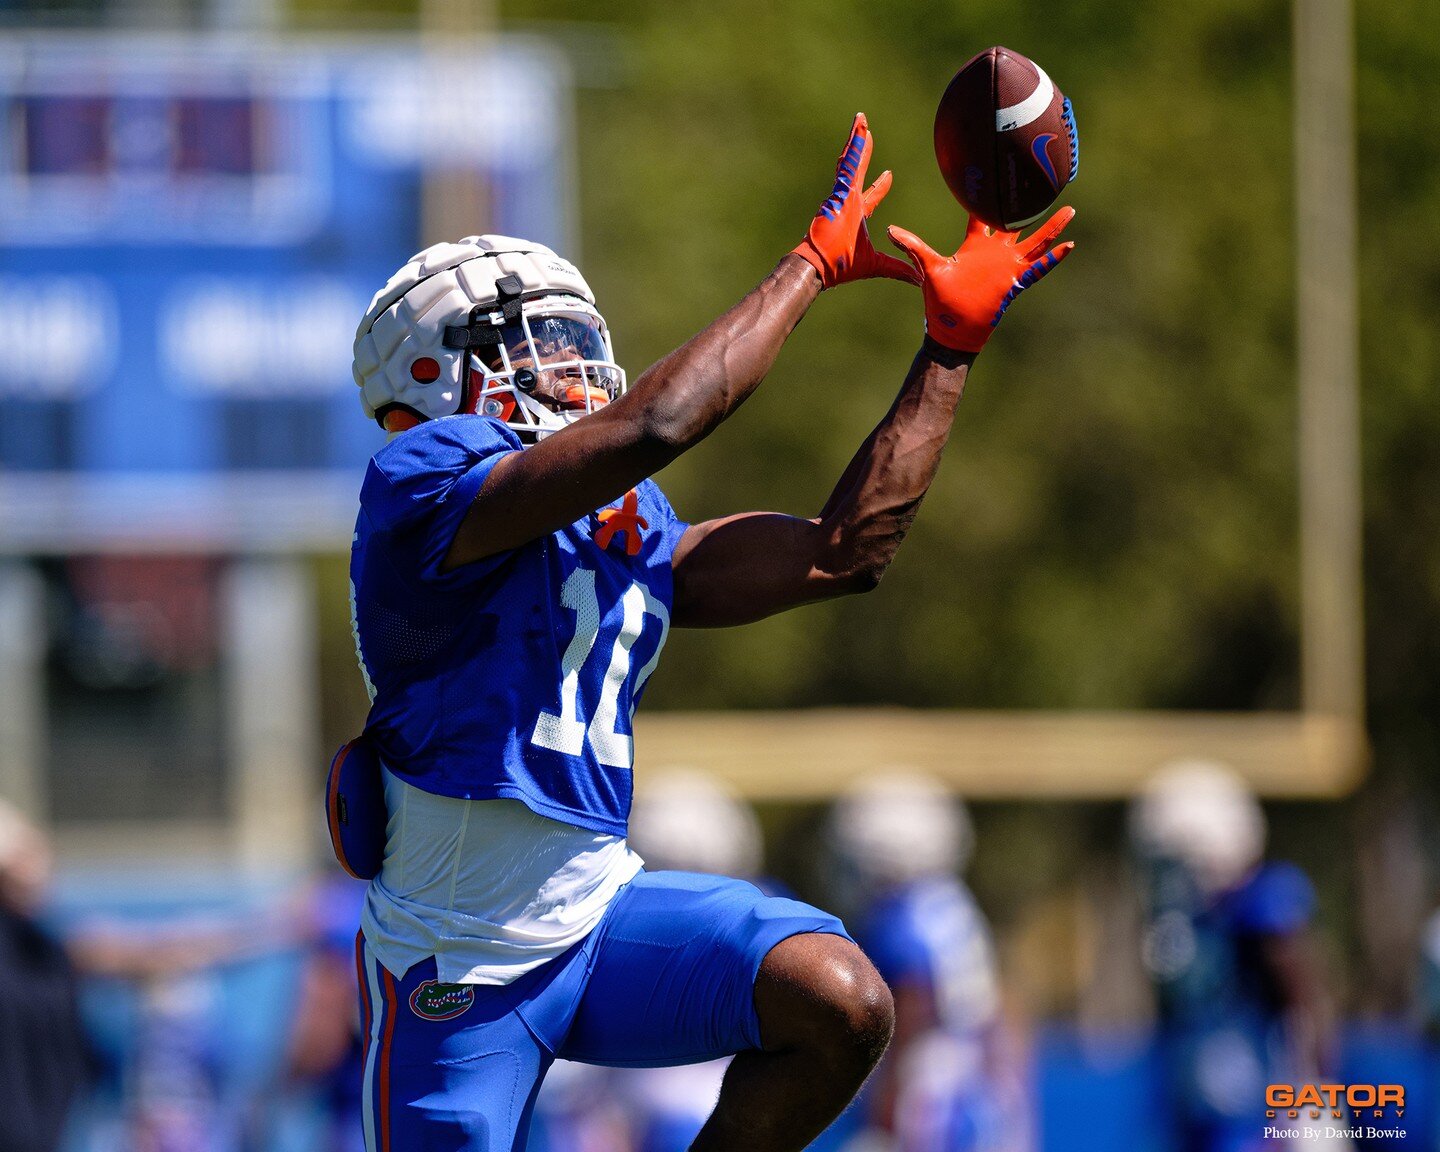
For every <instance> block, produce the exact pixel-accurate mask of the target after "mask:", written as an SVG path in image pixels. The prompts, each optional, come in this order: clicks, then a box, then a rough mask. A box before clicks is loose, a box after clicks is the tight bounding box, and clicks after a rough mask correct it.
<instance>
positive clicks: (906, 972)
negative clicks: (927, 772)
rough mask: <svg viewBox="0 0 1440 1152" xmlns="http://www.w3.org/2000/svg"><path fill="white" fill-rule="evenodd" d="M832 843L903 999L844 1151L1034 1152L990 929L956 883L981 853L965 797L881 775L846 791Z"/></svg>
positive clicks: (862, 924) (872, 942)
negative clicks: (859, 1127) (861, 1127)
mask: <svg viewBox="0 0 1440 1152" xmlns="http://www.w3.org/2000/svg"><path fill="white" fill-rule="evenodd" d="M829 838H830V847H831V850H832V852H833V854H834V857H835V859H836V861H837V863H838V868H837V873H838V878H837V884H838V886H839V888H840V890H841V897H840V898H841V902H842V904H843V905H844V906H845V907H846V909H847V912H848V913H849V915H850V918H851V922H852V923H854V924H855V925H856V939H857V940H859V941H860V944H861V947H863V948H864V949H865V951H866V953H867V954H868V955H869V956H870V958H871V960H873V961H874V963H875V966H876V968H878V969H879V971H880V973H881V974H882V975H883V976H884V977H885V980H886V982H887V983H888V984H889V985H890V988H891V991H892V992H893V993H894V995H895V1038H894V1040H893V1041H892V1043H891V1046H890V1051H889V1053H888V1054H887V1055H886V1057H885V1059H884V1060H883V1061H882V1062H881V1065H880V1067H879V1069H878V1070H877V1072H876V1075H875V1077H874V1078H873V1079H872V1080H871V1082H870V1084H869V1085H868V1086H867V1087H866V1090H865V1093H864V1095H863V1097H862V1106H861V1107H860V1108H859V1109H857V1111H859V1112H861V1114H862V1117H857V1119H859V1118H863V1121H864V1123H865V1124H866V1127H867V1130H866V1131H864V1132H862V1133H860V1134H858V1135H857V1136H856V1137H855V1138H854V1140H853V1141H852V1142H851V1144H849V1145H847V1147H851V1148H855V1149H857V1150H858V1149H860V1148H866V1149H868V1148H881V1149H883V1148H893V1149H896V1150H897V1152H981V1150H989V1152H998V1150H1000V1149H1006V1150H1016V1152H1019V1150H1023V1149H1026V1148H1029V1147H1031V1142H1032V1124H1031V1122H1030V1118H1029V1115H1028V1109H1027V1106H1026V1104H1025V1102H1024V1101H1025V1088H1026V1077H1025V1074H1024V1072H1023V1061H1022V1059H1021V1056H1020V1044H1019V1042H1018V1038H1017V1036H1016V1032H1015V1029H1014V1028H1013V1027H1012V1026H1011V1024H1010V1023H1009V1021H1007V1018H1006V1015H1005V1012H1004V1006H1003V1003H1002V995H1001V986H1000V976H999V971H998V968H997V965H996V958H995V948H994V945H993V943H992V940H991V934H990V928H989V925H988V924H987V923H986V920H985V916H984V913H983V912H981V910H980V908H979V906H978V905H977V904H976V902H975V898H974V897H973V896H972V895H971V893H970V890H969V889H968V888H967V887H966V885H965V883H964V881H963V880H961V878H960V873H962V872H963V871H964V869H965V867H966V865H967V864H968V863H969V861H970V857H971V853H972V852H973V849H974V831H973V827H972V825H971V822H970V816H969V813H968V812H967V811H966V808H965V805H964V804H963V803H962V802H961V801H960V800H959V799H958V798H956V797H955V796H953V795H952V794H951V793H950V792H949V791H948V790H947V789H946V788H945V787H944V785H942V784H940V783H939V782H938V781H936V780H933V779H931V778H929V777H926V776H922V775H919V774H916V773H913V772H908V771H904V770H896V771H886V772H881V773H877V774H875V775H873V776H870V777H866V778H864V779H861V780H858V781H856V782H855V783H854V784H853V785H851V787H850V788H849V789H848V790H847V791H846V793H845V795H844V796H843V797H842V799H841V800H840V801H839V802H838V803H837V804H836V805H835V807H834V809H833V811H832V813H831V816H830V823H829Z"/></svg>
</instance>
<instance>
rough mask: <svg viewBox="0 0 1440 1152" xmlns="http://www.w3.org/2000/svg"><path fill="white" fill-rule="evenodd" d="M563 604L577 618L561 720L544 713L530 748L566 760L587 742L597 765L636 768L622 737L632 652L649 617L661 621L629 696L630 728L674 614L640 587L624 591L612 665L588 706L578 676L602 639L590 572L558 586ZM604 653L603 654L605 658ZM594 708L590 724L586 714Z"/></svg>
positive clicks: (565, 664) (564, 663)
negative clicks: (622, 711) (637, 700)
mask: <svg viewBox="0 0 1440 1152" xmlns="http://www.w3.org/2000/svg"><path fill="white" fill-rule="evenodd" d="M560 603H561V605H562V606H563V607H565V608H569V609H570V610H571V611H572V612H574V613H575V634H574V635H573V636H572V637H571V638H570V643H569V644H567V645H566V647H565V654H564V655H563V656H562V657H561V661H560V664H561V673H562V676H563V679H562V680H561V682H560V714H559V715H558V716H557V715H555V713H553V712H541V713H540V716H539V718H538V719H537V720H536V721H535V731H534V732H532V733H531V735H530V742H531V743H532V744H535V745H537V746H538V747H541V748H548V749H550V750H551V751H552V752H563V753H564V754H565V755H567V756H579V755H580V754H581V753H582V752H583V751H584V749H585V741H586V740H589V741H590V748H591V750H592V751H593V752H594V753H595V759H596V760H598V761H599V762H600V763H601V764H604V765H606V766H607V767H610V768H630V767H633V765H634V751H633V746H632V743H631V740H630V736H629V733H628V732H622V731H620V724H619V721H620V716H619V712H620V689H621V688H622V687H624V685H625V681H626V680H627V679H628V678H629V676H630V649H631V648H632V647H633V646H634V644H635V641H636V640H638V639H639V638H640V633H641V631H642V630H643V629H644V627H645V617H646V616H647V615H649V616H654V617H655V618H656V619H657V620H659V621H660V639H659V641H658V643H656V645H655V654H654V655H653V656H651V657H650V659H649V660H648V661H646V663H645V666H644V667H643V668H641V669H640V671H639V673H637V674H636V676H635V683H634V685H633V687H632V688H631V691H630V699H631V701H632V704H631V708H630V713H631V715H629V716H627V717H626V728H627V729H628V728H629V726H630V725H629V721H630V720H631V719H633V715H634V705H633V701H634V700H635V698H636V697H637V696H639V695H640V690H641V689H642V688H644V687H645V681H647V680H648V679H650V673H652V672H653V671H655V665H656V664H657V663H658V662H659V660H660V650H661V649H662V648H664V647H665V637H666V635H667V634H668V633H669V631H670V613H669V611H668V610H667V609H666V607H665V605H664V604H663V603H661V602H660V601H659V600H658V599H656V598H655V596H654V595H653V594H652V593H651V592H650V590H649V589H648V588H646V587H645V585H643V584H641V583H639V582H638V581H637V582H635V583H632V584H631V585H630V587H629V588H627V589H625V594H624V595H623V596H621V598H620V603H621V607H622V608H623V618H622V620H621V623H620V632H619V634H618V635H617V636H616V637H615V643H614V645H613V646H612V648H611V650H610V662H609V664H608V666H607V667H606V669H605V674H604V677H603V679H602V680H601V681H600V693H599V699H598V700H594V701H591V700H584V699H582V698H581V694H580V675H581V672H582V671H583V670H584V668H585V665H586V664H587V662H588V661H589V660H590V656H591V652H592V650H593V649H594V648H595V641H596V639H597V638H598V637H599V635H600V629H601V625H602V624H603V621H602V620H601V619H600V600H599V597H598V596H597V595H596V594H595V573H594V572H592V571H591V570H590V569H588V568H576V569H575V571H573V572H571V573H570V575H569V576H567V577H566V578H565V583H564V584H562V585H561V586H560ZM603 652H604V649H603V648H602V649H601V653H602V656H603ZM587 708H593V710H592V711H591V712H590V717H589V720H588V722H587V720H586V718H585V716H584V715H583V712H584V710H585V709H587Z"/></svg>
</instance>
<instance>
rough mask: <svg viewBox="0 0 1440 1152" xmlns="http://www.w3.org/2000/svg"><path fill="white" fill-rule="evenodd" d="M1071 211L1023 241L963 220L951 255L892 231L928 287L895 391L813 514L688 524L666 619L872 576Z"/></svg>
mask: <svg viewBox="0 0 1440 1152" xmlns="http://www.w3.org/2000/svg"><path fill="white" fill-rule="evenodd" d="M1073 216H1074V212H1073V211H1071V210H1070V209H1069V208H1065V209H1062V210H1061V211H1060V212H1058V213H1056V214H1055V216H1053V217H1052V218H1051V219H1050V220H1049V221H1047V222H1046V223H1045V225H1044V226H1042V227H1041V228H1040V230H1039V231H1038V232H1036V233H1035V234H1034V235H1033V236H1031V237H1030V238H1029V239H1026V240H1022V239H1021V238H1020V236H1019V234H1018V233H1015V232H994V231H992V230H990V229H988V228H986V227H985V226H983V225H979V224H977V223H975V222H973V221H972V223H971V225H970V228H969V230H968V231H967V233H966V239H965V243H964V244H963V245H962V246H961V248H960V250H959V251H958V252H956V253H955V255H954V256H951V257H944V256H940V255H939V254H938V253H936V252H934V251H932V250H931V249H930V248H929V247H928V246H927V245H926V244H925V243H924V242H923V241H922V240H920V239H919V238H918V237H916V236H913V235H912V234H910V233H909V232H903V231H901V230H900V229H891V238H892V239H893V240H894V241H895V242H896V243H897V244H898V245H899V246H900V247H901V248H902V249H903V250H904V251H906V252H907V253H908V254H909V255H910V257H911V260H912V261H913V263H914V266H915V269H916V272H917V273H918V274H919V276H920V277H921V286H922V288H923V289H924V292H925V331H926V335H925V343H924V344H923V345H922V347H921V349H920V351H919V353H918V354H917V355H916V357H915V360H914V362H913V363H912V364H911V365H910V371H909V373H908V374H907V375H906V377H905V382H904V384H902V385H901V387H900V393H899V395H897V396H896V397H895V402H894V403H893V404H892V405H891V406H890V410H889V412H887V413H886V414H885V417H884V419H882V420H881V421H880V423H879V424H878V425H877V426H876V428H875V430H874V431H873V432H871V433H870V436H869V438H868V439H866V441H865V443H864V444H862V445H861V446H860V449H859V451H858V452H856V453H855V455H854V457H853V458H852V459H851V461H850V464H849V466H848V467H847V468H846V469H845V472H844V474H843V475H842V476H841V477H840V480H839V482H838V483H837V484H836V485H835V489H834V491H833V492H832V493H831V494H830V499H829V500H828V501H826V504H825V507H824V508H823V509H822V510H821V512H820V514H819V515H818V516H816V517H815V518H813V519H810V520H805V519H800V518H797V517H793V516H785V515H781V514H779V513H773V512H752V513H746V514H742V515H739V516H730V517H725V518H723V519H720V520H711V521H707V522H705V523H703V524H696V525H693V526H691V527H690V528H688V529H687V530H686V532H685V534H684V536H682V537H681V539H680V543H679V546H678V547H677V548H676V551H675V560H674V568H675V604H674V608H673V609H672V612H671V618H672V621H673V623H674V624H675V625H677V626H681V627H684V626H689V627H713V626H721V625H729V624H744V623H747V622H749V621H752V620H759V619H763V618H764V617H766V616H771V615H774V614H775V613H776V612H783V611H785V610H786V609H788V608H794V607H796V606H798V605H800V604H807V603H812V602H814V601H817V600H824V599H829V598H831V597H834V596H843V595H847V594H850V593H854V592H863V591H867V590H868V589H871V588H874V587H875V585H876V584H878V583H879V581H880V577H881V575H882V574H883V573H884V571H885V569H886V568H887V567H888V566H889V564H890V561H891V560H892V559H894V556H895V553H896V552H897V551H898V549H899V547H900V544H901V542H902V541H903V540H904V539H905V534H906V533H907V532H908V531H909V528H910V524H911V522H912V521H913V520H914V519H915V513H916V512H917V511H918V510H919V507H920V502H921V500H922V499H923V498H924V496H925V493H926V492H927V491H928V490H929V487H930V483H931V481H932V480H934V478H935V473H936V470H937V469H938V468H939V466H940V454H941V452H942V450H943V449H944V447H945V443H946V441H947V440H948V439H949V437H950V427H951V423H952V421H953V420H954V416H955V408H956V405H958V404H959V402H960V397H961V395H962V394H963V392H964V390H965V381H966V378H967V376H968V375H969V371H970V365H971V364H973V363H974V361H975V357H976V355H977V354H978V353H979V351H980V349H981V348H982V347H984V344H985V341H986V340H988V339H989V337H990V333H991V332H992V331H994V328H995V326H996V325H997V324H998V323H999V321H1000V317H1001V316H1002V315H1003V314H1004V312H1005V309H1006V308H1008V307H1009V305H1010V303H1011V302H1012V301H1013V300H1014V299H1015V297H1016V296H1018V295H1019V294H1020V292H1022V291H1023V290H1024V289H1025V288H1027V287H1029V286H1030V285H1031V284H1034V283H1035V282H1036V281H1037V280H1039V279H1040V278H1041V277H1042V276H1044V275H1045V274H1046V273H1047V272H1049V271H1050V270H1051V269H1052V268H1054V267H1055V265H1056V264H1058V263H1059V262H1060V261H1061V260H1062V259H1064V258H1065V256H1067V255H1068V254H1069V252H1070V250H1071V248H1072V245H1070V244H1063V245H1061V246H1059V247H1058V248H1053V249H1052V248H1051V245H1052V244H1053V243H1054V242H1055V240H1056V239H1057V238H1058V237H1059V235H1060V233H1061V232H1062V231H1063V230H1064V228H1065V226H1066V225H1067V224H1068V223H1069V222H1070V220H1071V218H1072V217H1073Z"/></svg>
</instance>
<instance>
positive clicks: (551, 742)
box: [350, 415, 685, 835]
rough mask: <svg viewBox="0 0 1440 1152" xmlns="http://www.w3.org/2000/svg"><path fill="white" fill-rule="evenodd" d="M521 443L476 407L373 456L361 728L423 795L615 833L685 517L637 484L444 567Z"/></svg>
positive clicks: (357, 607) (355, 613)
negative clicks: (506, 806)
mask: <svg viewBox="0 0 1440 1152" xmlns="http://www.w3.org/2000/svg"><path fill="white" fill-rule="evenodd" d="M517 451H521V445H520V441H519V438H518V437H517V436H516V435H515V433H514V432H512V431H511V430H510V429H509V428H507V427H506V426H505V425H504V424H502V423H500V422H499V421H497V420H492V419H490V418H489V417H486V416H468V415H465V416H450V417H446V418H445V419H441V420H432V421H428V422H427V423H424V424H421V425H420V426H419V427H417V428H414V429H411V430H410V431H408V432H405V433H403V434H401V435H400V436H398V437H396V438H395V439H394V440H392V441H391V442H390V443H389V444H387V445H386V446H385V447H384V448H382V449H381V450H380V451H379V452H377V453H376V454H375V457H374V459H373V460H371V462H370V467H369V469H368V470H367V472H366V474H365V482H364V485H363V487H362V489H361V492H360V516H359V519H358V520H357V522H356V525H355V541H354V547H353V549H352V554H351V560H350V585H351V592H350V595H351V607H352V617H353V621H354V628H355V644H356V649H357V652H358V655H359V657H360V666H361V670H362V671H363V673H364V675H365V680H366V687H367V689H368V690H369V692H370V697H371V708H370V717H369V720H368V722H367V724H366V732H367V734H368V735H369V736H370V737H371V738H372V739H373V740H374V742H375V746H376V748H377V749H378V750H379V753H380V756H381V758H382V759H383V760H384V762H385V764H386V765H387V766H388V767H389V768H390V770H391V771H393V772H395V773H397V774H398V775H400V776H402V777H403V778H404V779H405V780H407V781H408V782H409V783H411V784H414V785H415V786H417V787H419V788H423V789H424V790H425V791H427V792H435V793H439V794H440V795H444V796H454V797H460V798H464V799H477V800H479V799H495V798H500V797H505V798H509V799H514V800H519V801H521V802H522V803H524V804H525V805H526V806H528V807H529V808H530V809H531V810H532V811H534V812H536V813H538V814H539V815H542V816H548V817H551V818H552V819H556V820H562V821H564V822H566V823H568V824H575V825H578V826H580V827H582V828H589V829H592V830H594V831H597V832H605V833H609V834H612V835H624V834H625V826H626V820H627V818H628V816H629V812H630V797H631V769H632V765H633V750H632V746H631V718H632V717H633V715H634V712H635V706H636V704H638V703H639V701H640V696H641V693H642V692H643V691H644V688H645V682H646V680H647V679H649V677H650V673H651V672H652V671H654V668H655V665H656V662H657V661H658V660H659V658H660V649H661V648H662V646H663V645H664V643H665V636H666V633H667V631H668V629H669V624H670V605H671V603H672V591H673V583H672V578H671V570H670V564H671V557H672V555H673V553H674V551H675V545H676V542H677V541H678V540H679V538H680V534H681V533H682V532H683V531H684V528H685V526H684V525H683V524H681V523H680V522H679V521H678V520H677V519H676V517H675V513H674V511H673V510H672V509H671V507H670V505H669V503H668V502H667V501H666V499H665V497H664V495H663V494H662V493H661V492H660V489H659V488H658V487H657V486H656V485H655V484H654V483H653V482H652V481H649V480H646V481H644V482H643V483H641V484H640V485H639V487H637V488H636V489H634V490H633V491H632V492H629V493H627V494H626V495H625V497H624V498H623V499H622V500H617V501H616V502H615V503H614V504H613V505H612V506H610V507H608V508H602V509H597V510H596V511H595V512H593V513H591V514H590V515H588V516H585V517H583V518H582V519H580V520H576V521H575V522H574V523H572V524H568V525H566V526H565V527H564V528H561V529H559V530H558V531H555V532H552V533H551V534H550V535H548V536H543V537H541V538H539V539H537V540H533V541H531V542H530V543H528V544H524V545H522V546H521V547H519V548H515V549H512V550H510V551H508V552H502V553H498V554H496V555H494V556H489V557H486V558H485V559H483V560H479V561H476V562H475V563H473V564H466V565H462V566H461V567H458V568H455V569H453V570H451V571H449V572H446V571H443V565H444V561H445V556H446V554H447V552H448V551H449V548H450V544H451V542H452V541H453V539H454V537H455V532H456V529H457V528H458V527H459V525H460V522H461V520H463V519H464V516H465V512H466V510H467V509H468V508H469V506H470V504H471V503H472V501H473V500H474V499H475V495H476V493H477V492H479V491H480V486H481V485H482V484H483V483H484V482H485V478H486V477H487V476H489V474H490V469H491V468H493V467H494V466H495V463H496V461H498V460H499V459H500V458H501V457H502V456H504V455H505V454H506V453H509V452H517Z"/></svg>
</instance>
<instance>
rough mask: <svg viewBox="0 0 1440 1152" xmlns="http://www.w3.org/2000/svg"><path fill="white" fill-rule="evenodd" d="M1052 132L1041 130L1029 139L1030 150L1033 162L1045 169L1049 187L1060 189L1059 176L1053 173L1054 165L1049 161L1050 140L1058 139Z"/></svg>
mask: <svg viewBox="0 0 1440 1152" xmlns="http://www.w3.org/2000/svg"><path fill="white" fill-rule="evenodd" d="M1058 139H1060V137H1058V136H1056V135H1055V133H1054V132H1041V133H1040V135H1038V136H1036V137H1035V139H1034V140H1032V141H1030V152H1031V155H1033V156H1034V157H1035V162H1036V163H1037V164H1039V165H1040V167H1041V168H1043V169H1044V170H1045V176H1046V178H1047V179H1049V181H1050V187H1052V188H1054V189H1055V191H1057V192H1058V191H1060V177H1058V176H1056V175H1055V165H1053V164H1052V163H1050V153H1049V151H1048V148H1049V147H1050V141H1052V140H1058Z"/></svg>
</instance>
